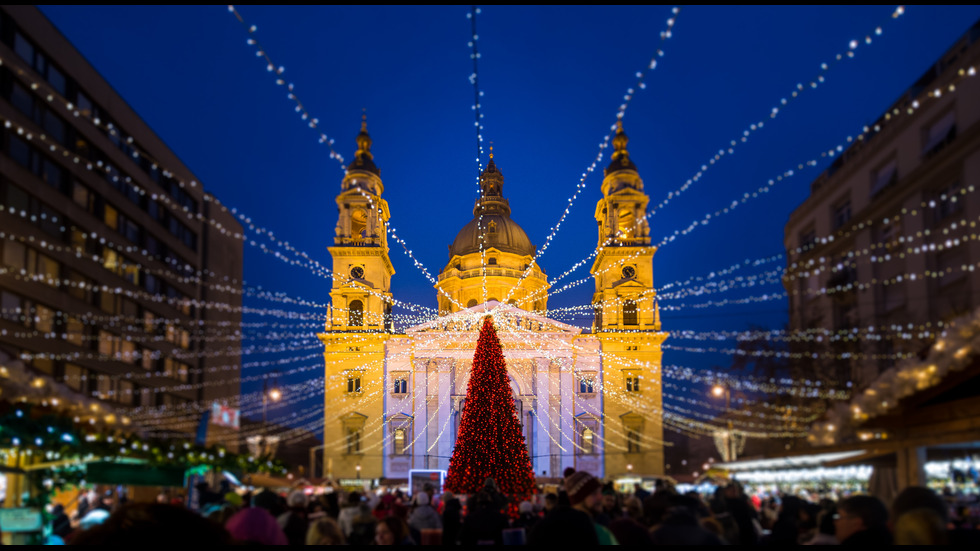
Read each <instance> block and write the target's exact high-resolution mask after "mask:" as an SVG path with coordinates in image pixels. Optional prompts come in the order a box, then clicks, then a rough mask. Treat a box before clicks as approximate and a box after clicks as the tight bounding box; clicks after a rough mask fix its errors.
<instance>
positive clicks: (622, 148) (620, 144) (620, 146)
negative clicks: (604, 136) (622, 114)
mask: <svg viewBox="0 0 980 551" xmlns="http://www.w3.org/2000/svg"><path fill="white" fill-rule="evenodd" d="M629 141H630V139H629V137H628V136H627V135H626V132H623V119H619V120H617V121H616V136H615V137H613V153H612V156H611V157H610V162H609V166H607V167H606V170H605V175H607V176H608V175H609V174H610V173H612V172H616V171H617V170H632V171H634V172H635V171H636V165H635V164H633V161H632V160H630V152H629V151H628V150H627V149H626V144H628V143H629Z"/></svg>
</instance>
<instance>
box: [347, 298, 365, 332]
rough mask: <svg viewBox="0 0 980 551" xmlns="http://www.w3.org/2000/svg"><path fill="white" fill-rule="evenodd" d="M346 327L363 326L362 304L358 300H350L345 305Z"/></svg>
mask: <svg viewBox="0 0 980 551" xmlns="http://www.w3.org/2000/svg"><path fill="white" fill-rule="evenodd" d="M347 325H348V326H350V327H360V326H362V325H364V303H363V302H361V301H359V300H352V301H351V302H350V304H348V305H347Z"/></svg>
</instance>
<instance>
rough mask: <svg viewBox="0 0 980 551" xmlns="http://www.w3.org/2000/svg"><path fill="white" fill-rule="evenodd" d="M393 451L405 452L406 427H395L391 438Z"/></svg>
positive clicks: (399, 453) (396, 453)
mask: <svg viewBox="0 0 980 551" xmlns="http://www.w3.org/2000/svg"><path fill="white" fill-rule="evenodd" d="M391 452H392V453H393V454H395V455H403V454H404V453H405V429H395V433H394V435H393V436H392V439H391Z"/></svg>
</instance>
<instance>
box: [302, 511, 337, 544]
mask: <svg viewBox="0 0 980 551" xmlns="http://www.w3.org/2000/svg"><path fill="white" fill-rule="evenodd" d="M346 543H347V540H346V539H345V538H344V534H343V533H342V532H341V531H340V525H339V524H337V521H336V520H334V519H332V518H330V517H322V518H320V519H318V520H316V521H313V522H311V523H310V529H309V530H308V531H307V532H306V545H345V544H346Z"/></svg>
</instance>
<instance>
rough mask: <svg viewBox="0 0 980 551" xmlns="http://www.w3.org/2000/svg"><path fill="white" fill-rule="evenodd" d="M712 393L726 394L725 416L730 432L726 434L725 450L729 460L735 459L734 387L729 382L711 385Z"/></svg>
mask: <svg viewBox="0 0 980 551" xmlns="http://www.w3.org/2000/svg"><path fill="white" fill-rule="evenodd" d="M711 394H713V395H714V396H715V397H717V398H720V397H721V396H722V395H724V396H725V417H727V421H728V432H727V433H726V434H725V450H726V452H727V454H728V457H727V458H726V459H727V460H728V461H735V433H734V427H733V426H732V415H731V414H732V410H731V408H732V389H731V388H730V387H729V386H728V385H727V384H717V385H715V386H713V387H711Z"/></svg>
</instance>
